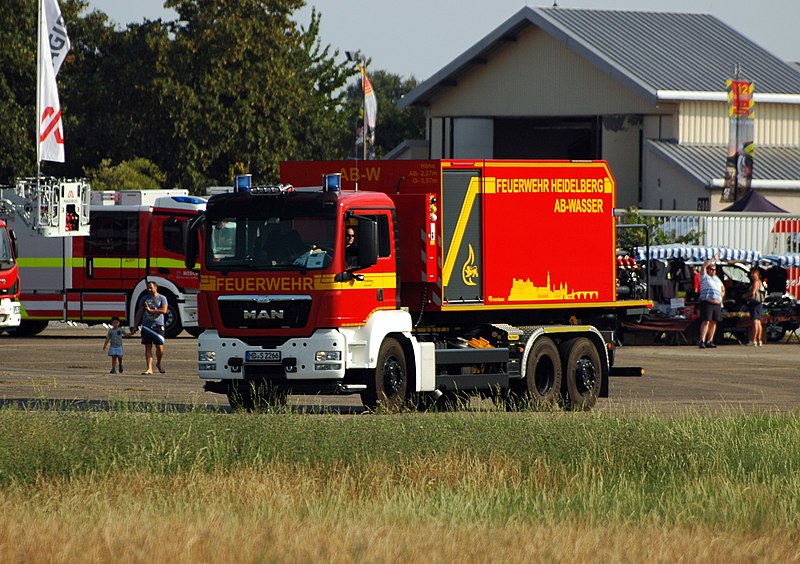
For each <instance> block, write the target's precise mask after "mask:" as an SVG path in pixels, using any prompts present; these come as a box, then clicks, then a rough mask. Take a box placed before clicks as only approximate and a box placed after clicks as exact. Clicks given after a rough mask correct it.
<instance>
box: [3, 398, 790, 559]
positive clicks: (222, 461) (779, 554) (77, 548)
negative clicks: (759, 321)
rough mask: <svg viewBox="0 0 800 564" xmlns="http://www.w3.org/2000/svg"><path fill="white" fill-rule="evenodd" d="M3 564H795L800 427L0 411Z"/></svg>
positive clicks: (575, 417) (631, 420) (776, 422)
mask: <svg viewBox="0 0 800 564" xmlns="http://www.w3.org/2000/svg"><path fill="white" fill-rule="evenodd" d="M0 429H2V434H0V561H3V562H19V561H30V562H37V561H49V562H67V561H152V560H154V559H157V560H166V561H208V562H227V561H231V560H237V561H245V562H252V561H257V562H261V561H267V562H269V561H298V560H299V561H331V562H349V561H357V560H358V561H363V560H366V561H369V562H396V561H401V560H408V559H411V558H415V559H423V560H424V561H430V562H441V561H454V560H458V561H474V562H487V561H511V562H530V561H576V560H586V561H594V562H608V561H637V562H644V561H664V562H667V561H669V562H671V561H675V560H685V561H697V560H705V561H711V562H722V561H725V562H743V561H749V562H752V561H759V562H785V561H792V560H798V559H800V440H798V437H800V415H795V414H788V415H787V414H780V415H779V414H758V415H752V414H742V413H725V414H720V415H719V416H715V417H711V416H699V415H692V414H686V415H684V416H681V417H674V418H670V419H668V420H667V419H661V418H658V417H655V416H652V417H651V416H646V415H645V416H642V415H630V416H624V417H623V416H609V415H599V414H591V413H590V414H583V413H582V414H572V413H548V414H538V413H510V414H507V413H501V412H480V413H430V414H410V413H409V414H400V415H362V416H355V417H343V416H338V415H318V414H317V415H310V414H297V413H294V414H291V413H290V414H286V413H284V414H266V415H250V414H235V415H229V414H222V413H208V412H200V411H198V412H192V413H163V411H162V410H159V409H153V410H152V411H143V412H141V411H131V410H128V409H126V408H125V407H124V406H120V408H119V409H117V410H114V411H112V412H102V413H91V412H75V411H23V410H3V411H0Z"/></svg>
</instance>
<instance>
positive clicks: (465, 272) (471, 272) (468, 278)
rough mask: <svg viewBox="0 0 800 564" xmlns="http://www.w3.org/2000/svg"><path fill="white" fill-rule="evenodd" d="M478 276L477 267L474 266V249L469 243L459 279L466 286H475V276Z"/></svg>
mask: <svg viewBox="0 0 800 564" xmlns="http://www.w3.org/2000/svg"><path fill="white" fill-rule="evenodd" d="M477 277H478V267H477V266H475V250H474V249H473V248H472V245H469V257H468V258H467V260H466V262H465V263H464V266H462V267H461V280H463V281H464V284H466V285H467V286H475V285H476V283H475V278H477Z"/></svg>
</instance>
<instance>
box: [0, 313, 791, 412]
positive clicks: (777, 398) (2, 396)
mask: <svg viewBox="0 0 800 564" xmlns="http://www.w3.org/2000/svg"><path fill="white" fill-rule="evenodd" d="M104 336H105V329H103V328H102V327H93V328H86V327H81V326H79V327H72V326H69V325H66V324H51V326H50V327H48V329H46V330H45V331H44V332H43V333H42V334H41V335H38V336H36V337H32V338H15V337H10V336H8V335H3V336H0V358H1V359H2V362H0V365H1V366H0V405H9V404H15V405H39V406H51V405H56V406H70V405H72V406H75V407H80V408H90V409H107V408H108V406H109V405H113V404H114V403H116V402H120V401H127V402H143V403H158V404H163V405H168V406H171V407H173V408H175V409H179V410H183V409H192V408H198V407H199V408H207V409H222V410H226V411H227V405H228V404H227V399H226V398H225V396H222V395H218V394H211V393H207V392H204V391H203V388H202V381H201V380H200V379H199V378H198V377H197V371H196V350H197V340H196V339H194V338H193V337H191V336H189V335H188V334H186V333H183V334H182V335H181V336H179V337H178V338H176V339H171V340H169V341H168V342H167V346H166V355H165V359H164V367H165V369H166V373H165V374H155V375H153V376H144V375H141V374H140V373H141V372H142V371H143V370H144V351H143V346H142V345H140V344H139V340H138V338H133V339H130V340H126V342H125V361H124V367H125V372H124V373H123V374H109V370H110V368H111V364H110V359H109V358H108V356H107V355H106V352H105V351H103V350H102V349H103V339H104ZM617 359H618V360H617V365H618V366H642V367H644V368H645V370H646V375H645V376H644V377H640V378H636V377H615V378H612V380H611V394H610V397H609V398H608V399H600V400H599V401H598V404H597V406H596V407H595V410H596V411H599V412H609V413H641V412H644V413H657V414H663V415H675V414H680V413H684V412H686V411H692V412H701V413H714V412H731V411H734V412H736V411H748V412H749V411H797V410H800V342H798V341H797V340H793V341H791V342H789V343H785V342H784V343H779V344H767V345H764V346H763V347H759V348H754V347H746V346H744V345H740V344H737V343H735V342H733V341H731V342H729V343H726V344H723V345H722V346H720V347H719V348H717V349H714V350H708V349H706V350H702V349H698V348H696V347H694V346H668V345H658V346H624V347H622V348H620V349H619V351H618V355H617ZM290 405H295V406H327V407H329V408H330V409H332V410H334V411H338V412H341V413H358V412H360V411H361V409H360V406H361V403H360V400H359V398H358V396H319V397H309V396H292V397H291V398H290ZM482 405H484V404H483V403H482V402H479V401H473V403H472V407H473V408H480V407H481V406H482Z"/></svg>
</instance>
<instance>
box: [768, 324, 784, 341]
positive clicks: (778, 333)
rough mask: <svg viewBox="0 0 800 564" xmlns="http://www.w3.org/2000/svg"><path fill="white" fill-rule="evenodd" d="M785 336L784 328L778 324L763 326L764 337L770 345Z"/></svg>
mask: <svg viewBox="0 0 800 564" xmlns="http://www.w3.org/2000/svg"><path fill="white" fill-rule="evenodd" d="M785 336H786V327H784V326H783V325H781V324H780V323H770V324H769V325H765V326H764V337H766V339H767V341H768V342H770V343H777V342H778V341H780V340H782V339H783V338H784V337H785Z"/></svg>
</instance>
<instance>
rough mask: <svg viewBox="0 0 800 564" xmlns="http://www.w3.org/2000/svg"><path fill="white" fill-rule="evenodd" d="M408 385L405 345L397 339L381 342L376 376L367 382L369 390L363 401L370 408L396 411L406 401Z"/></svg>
mask: <svg viewBox="0 0 800 564" xmlns="http://www.w3.org/2000/svg"><path fill="white" fill-rule="evenodd" d="M408 387H409V386H408V371H407V369H406V355H405V352H404V351H403V347H402V345H400V343H399V342H397V339H393V338H387V339H386V340H384V341H383V343H381V348H380V350H379V351H378V363H377V366H376V367H375V374H374V378H373V379H372V381H371V382H367V390H366V391H365V392H363V393H362V394H361V401H362V402H363V403H364V405H365V406H366V407H368V408H370V409H376V408H378V407H383V408H384V409H386V410H387V411H390V412H393V413H396V412H398V411H400V410H401V409H402V408H403V406H404V405H405V403H406V399H407V397H408Z"/></svg>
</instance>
